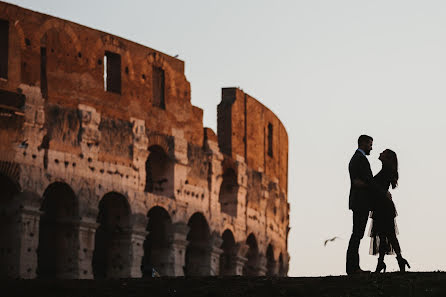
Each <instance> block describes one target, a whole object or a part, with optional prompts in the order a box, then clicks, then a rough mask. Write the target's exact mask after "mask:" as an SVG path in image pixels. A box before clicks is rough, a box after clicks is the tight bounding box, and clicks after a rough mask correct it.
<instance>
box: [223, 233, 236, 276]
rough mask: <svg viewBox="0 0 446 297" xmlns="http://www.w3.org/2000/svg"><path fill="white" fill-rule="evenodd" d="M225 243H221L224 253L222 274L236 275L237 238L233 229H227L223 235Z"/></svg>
mask: <svg viewBox="0 0 446 297" xmlns="http://www.w3.org/2000/svg"><path fill="white" fill-rule="evenodd" d="M222 239H223V243H222V244H221V247H220V248H221V249H222V250H223V253H222V254H221V255H220V275H234V274H235V267H234V266H235V265H234V264H235V263H234V261H233V257H234V249H235V239H234V235H233V234H232V232H231V230H229V229H226V230H225V232H223V235H222Z"/></svg>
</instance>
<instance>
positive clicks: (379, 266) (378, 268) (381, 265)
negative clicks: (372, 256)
mask: <svg viewBox="0 0 446 297" xmlns="http://www.w3.org/2000/svg"><path fill="white" fill-rule="evenodd" d="M381 270H384V273H385V272H386V263H384V260H382V261H380V260H378V264H377V265H376V269H375V272H376V273H379V272H381Z"/></svg>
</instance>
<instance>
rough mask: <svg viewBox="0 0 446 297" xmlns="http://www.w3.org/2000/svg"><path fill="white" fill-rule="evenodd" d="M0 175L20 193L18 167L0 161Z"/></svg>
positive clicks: (13, 163)
mask: <svg viewBox="0 0 446 297" xmlns="http://www.w3.org/2000/svg"><path fill="white" fill-rule="evenodd" d="M0 175H3V176H4V177H5V178H8V179H9V180H10V182H12V183H13V184H14V185H15V187H17V189H18V191H21V187H20V183H19V182H18V181H19V180H20V166H19V165H18V164H17V163H15V162H9V161H0Z"/></svg>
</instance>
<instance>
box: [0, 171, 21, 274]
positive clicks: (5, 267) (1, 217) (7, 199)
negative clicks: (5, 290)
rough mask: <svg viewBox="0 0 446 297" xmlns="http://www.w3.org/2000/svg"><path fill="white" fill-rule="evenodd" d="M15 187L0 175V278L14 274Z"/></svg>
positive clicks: (16, 190)
mask: <svg viewBox="0 0 446 297" xmlns="http://www.w3.org/2000/svg"><path fill="white" fill-rule="evenodd" d="M19 192H20V191H19V188H18V187H17V185H16V184H15V183H14V182H13V181H12V180H11V179H10V178H9V177H7V176H5V175H3V174H0V263H2V264H1V265H0V278H2V277H3V278H5V277H11V276H13V275H14V274H15V273H14V272H15V269H16V267H17V265H16V263H15V262H16V260H17V259H16V257H14V256H13V255H14V254H16V252H15V251H16V249H17V247H18V246H19V245H18V243H19V242H18V239H19V238H18V236H17V234H19V232H20V231H19V230H18V227H19V225H18V224H17V223H16V221H17V219H16V216H15V215H14V197H15V196H16V195H17V194H19Z"/></svg>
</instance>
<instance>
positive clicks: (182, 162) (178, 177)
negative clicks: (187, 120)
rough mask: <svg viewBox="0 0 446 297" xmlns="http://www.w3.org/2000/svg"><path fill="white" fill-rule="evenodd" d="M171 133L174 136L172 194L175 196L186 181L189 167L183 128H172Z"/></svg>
mask: <svg viewBox="0 0 446 297" xmlns="http://www.w3.org/2000/svg"><path fill="white" fill-rule="evenodd" d="M172 135H173V137H174V151H173V159H174V160H175V165H174V176H173V179H174V182H173V189H172V192H173V193H172V196H175V195H176V194H177V190H178V189H181V188H182V186H183V185H184V182H185V181H186V178H187V173H188V171H189V167H188V166H187V164H188V157H187V140H186V139H185V138H184V132H183V130H180V129H174V128H173V129H172Z"/></svg>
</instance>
